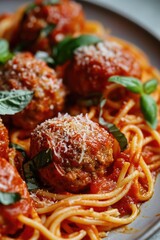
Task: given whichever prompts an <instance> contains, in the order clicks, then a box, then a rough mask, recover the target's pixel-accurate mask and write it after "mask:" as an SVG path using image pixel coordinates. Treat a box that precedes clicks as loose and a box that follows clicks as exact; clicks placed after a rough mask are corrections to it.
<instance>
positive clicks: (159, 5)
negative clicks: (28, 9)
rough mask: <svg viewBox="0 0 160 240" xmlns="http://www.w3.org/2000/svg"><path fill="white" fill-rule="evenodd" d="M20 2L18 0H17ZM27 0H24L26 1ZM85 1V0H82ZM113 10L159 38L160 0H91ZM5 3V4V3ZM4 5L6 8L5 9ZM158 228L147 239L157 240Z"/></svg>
mask: <svg viewBox="0 0 160 240" xmlns="http://www.w3.org/2000/svg"><path fill="white" fill-rule="evenodd" d="M18 1H19V2H20V0H18ZM27 1H28V0H26V2H27ZM84 1H85V0H84ZM92 1H93V2H98V3H100V4H103V5H104V6H108V7H109V8H112V9H113V10H116V11H117V10H118V11H119V12H120V13H121V14H122V15H124V16H128V18H130V19H131V20H134V22H136V23H137V24H139V25H141V26H143V27H144V28H146V29H147V30H148V31H150V32H151V33H152V34H153V35H154V36H156V37H157V38H158V39H159V40H160V0H134V1H133V0H92ZM6 3H7V4H6ZM11 4H13V2H12V1H11V0H0V12H1V10H2V9H3V10H4V9H5V10H6V11H7V10H9V6H10V5H11ZM6 5H7V7H8V9H6ZM159 239H160V230H159V231H158V232H157V233H155V234H154V236H152V237H151V238H150V239H149V240H159Z"/></svg>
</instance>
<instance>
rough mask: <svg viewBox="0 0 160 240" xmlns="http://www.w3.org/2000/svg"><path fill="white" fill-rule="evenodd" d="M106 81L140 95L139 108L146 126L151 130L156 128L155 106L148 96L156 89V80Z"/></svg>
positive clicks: (124, 79) (128, 78)
mask: <svg viewBox="0 0 160 240" xmlns="http://www.w3.org/2000/svg"><path fill="white" fill-rule="evenodd" d="M108 81H109V82H114V83H118V84H120V85H122V86H124V87H126V88H127V89H128V90H130V91H131V92H133V93H137V94H140V108H141V111H142V113H143V116H144V118H145V120H146V122H147V124H148V125H149V126H150V127H151V128H153V129H155V128H156V127H157V104H156V102H155V100H154V99H153V98H152V97H151V96H149V94H150V93H152V92H154V91H155V90H156V88H157V85H158V81H157V80H156V79H151V80H149V81H147V82H145V83H142V82H141V81H140V80H139V79H137V78H133V77H123V76H113V77H110V78H109V79H108Z"/></svg>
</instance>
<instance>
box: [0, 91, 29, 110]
mask: <svg viewBox="0 0 160 240" xmlns="http://www.w3.org/2000/svg"><path fill="white" fill-rule="evenodd" d="M32 97H33V92H32V91H28V90H14V91H0V115H6V114H8V115H12V114H15V113H17V112H20V111H22V110H23V109H24V108H25V107H26V106H27V105H28V103H29V102H30V101H31V100H32Z"/></svg>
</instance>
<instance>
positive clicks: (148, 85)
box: [143, 79, 158, 94]
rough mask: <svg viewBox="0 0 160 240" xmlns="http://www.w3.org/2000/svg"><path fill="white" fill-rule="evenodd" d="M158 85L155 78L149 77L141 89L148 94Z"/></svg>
mask: <svg viewBox="0 0 160 240" xmlns="http://www.w3.org/2000/svg"><path fill="white" fill-rule="evenodd" d="M157 86H158V81H157V80H156V79H151V80H149V81H147V82H145V83H144V84H143V91H144V92H145V93H146V94H150V93H152V92H154V91H155V90H156V88H157Z"/></svg>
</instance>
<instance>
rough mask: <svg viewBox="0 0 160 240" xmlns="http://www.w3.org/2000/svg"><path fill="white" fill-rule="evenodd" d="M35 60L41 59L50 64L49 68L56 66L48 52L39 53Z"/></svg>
mask: <svg viewBox="0 0 160 240" xmlns="http://www.w3.org/2000/svg"><path fill="white" fill-rule="evenodd" d="M35 58H37V59H40V60H42V61H44V62H46V63H47V64H48V66H51V67H52V66H53V65H54V59H53V58H52V57H50V56H49V54H48V53H47V52H43V51H38V52H36V54H35Z"/></svg>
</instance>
